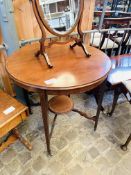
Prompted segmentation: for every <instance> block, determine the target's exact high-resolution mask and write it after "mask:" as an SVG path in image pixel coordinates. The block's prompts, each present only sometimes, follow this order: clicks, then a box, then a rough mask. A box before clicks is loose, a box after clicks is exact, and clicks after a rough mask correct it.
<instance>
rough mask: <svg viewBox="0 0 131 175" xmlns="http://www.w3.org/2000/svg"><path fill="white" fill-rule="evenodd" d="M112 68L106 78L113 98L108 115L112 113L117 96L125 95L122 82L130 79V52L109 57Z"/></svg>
mask: <svg viewBox="0 0 131 175" xmlns="http://www.w3.org/2000/svg"><path fill="white" fill-rule="evenodd" d="M111 62H112V70H111V71H110V73H109V75H108V78H107V86H108V87H109V88H110V89H112V90H114V100H113V105H112V110H111V111H110V112H109V113H108V115H110V116H111V115H112V114H113V112H114V109H115V106H116V103H117V100H118V96H119V95H120V94H121V93H123V94H124V95H125V97H127V96H126V91H125V88H122V87H123V85H122V82H123V81H125V80H128V79H131V54H124V55H118V56H114V57H111Z"/></svg>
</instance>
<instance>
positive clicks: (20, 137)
mask: <svg viewBox="0 0 131 175" xmlns="http://www.w3.org/2000/svg"><path fill="white" fill-rule="evenodd" d="M12 133H13V134H14V135H15V137H17V138H18V139H19V140H20V141H21V143H23V144H24V145H25V147H26V148H27V149H29V150H32V145H31V143H30V142H29V141H28V140H27V139H25V138H24V137H22V135H21V134H20V133H19V131H18V129H17V128H15V129H13V130H12Z"/></svg>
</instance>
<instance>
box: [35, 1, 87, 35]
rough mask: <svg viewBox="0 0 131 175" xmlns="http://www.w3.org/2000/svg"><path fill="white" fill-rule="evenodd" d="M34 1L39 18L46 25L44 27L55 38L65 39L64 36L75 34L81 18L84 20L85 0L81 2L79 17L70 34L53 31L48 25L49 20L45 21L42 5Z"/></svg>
mask: <svg viewBox="0 0 131 175" xmlns="http://www.w3.org/2000/svg"><path fill="white" fill-rule="evenodd" d="M33 1H35V3H36V8H37V13H38V15H39V17H40V19H41V22H42V23H43V25H44V27H45V28H46V29H47V30H48V31H49V32H50V33H52V34H53V35H55V36H58V37H64V36H67V35H69V34H70V33H72V32H73V30H74V29H75V28H76V26H77V25H78V22H79V21H80V18H82V15H83V9H84V0H79V12H78V16H77V18H76V21H75V23H74V25H73V26H72V27H71V28H70V30H69V31H68V32H66V31H65V32H64V33H63V32H62V33H61V32H59V31H58V32H57V31H56V30H53V29H52V28H51V27H50V26H49V24H48V22H47V20H46V19H45V16H44V14H43V11H42V8H41V7H40V5H39V0H33Z"/></svg>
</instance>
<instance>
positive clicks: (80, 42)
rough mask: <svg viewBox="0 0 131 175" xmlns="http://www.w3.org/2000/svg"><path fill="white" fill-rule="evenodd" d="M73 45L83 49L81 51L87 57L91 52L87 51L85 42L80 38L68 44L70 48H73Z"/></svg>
mask: <svg viewBox="0 0 131 175" xmlns="http://www.w3.org/2000/svg"><path fill="white" fill-rule="evenodd" d="M75 46H80V47H81V48H82V49H83V51H84V53H85V55H86V56H87V57H90V56H91V54H90V53H89V52H88V51H87V49H86V47H85V44H84V43H83V42H82V41H81V40H80V41H78V42H75V43H74V44H72V45H70V48H71V49H73V48H74V47H75Z"/></svg>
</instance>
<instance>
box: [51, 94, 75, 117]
mask: <svg viewBox="0 0 131 175" xmlns="http://www.w3.org/2000/svg"><path fill="white" fill-rule="evenodd" d="M48 104H49V109H50V110H51V111H52V112H53V113H56V114H62V113H67V112H70V111H71V110H72V109H73V107H74V103H73V101H72V100H71V98H69V97H68V96H66V95H59V96H55V97H53V98H51V99H50V100H49V103H48Z"/></svg>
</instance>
